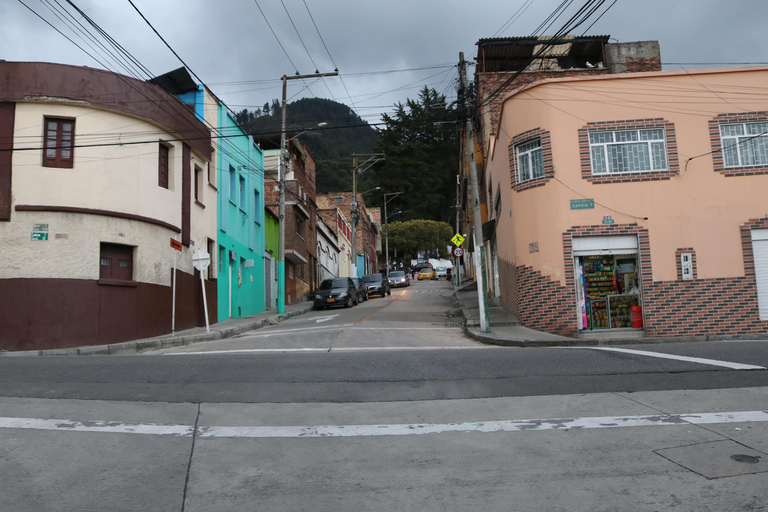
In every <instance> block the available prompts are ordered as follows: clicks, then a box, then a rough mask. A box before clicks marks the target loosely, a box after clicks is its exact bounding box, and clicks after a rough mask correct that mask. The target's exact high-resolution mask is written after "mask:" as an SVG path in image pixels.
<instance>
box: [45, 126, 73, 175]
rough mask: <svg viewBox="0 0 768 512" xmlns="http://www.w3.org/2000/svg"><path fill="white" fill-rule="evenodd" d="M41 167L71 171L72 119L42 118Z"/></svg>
mask: <svg viewBox="0 0 768 512" xmlns="http://www.w3.org/2000/svg"><path fill="white" fill-rule="evenodd" d="M44 123H45V136H44V137H43V167H62V168H65V169H71V168H72V166H73V164H74V145H75V121H74V119H58V118H54V117H46V118H44Z"/></svg>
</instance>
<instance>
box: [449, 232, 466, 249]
mask: <svg viewBox="0 0 768 512" xmlns="http://www.w3.org/2000/svg"><path fill="white" fill-rule="evenodd" d="M451 242H453V245H455V246H456V247H458V246H460V245H461V244H463V243H464V237H463V236H461V235H460V234H458V233H456V235H455V236H454V237H453V238H451Z"/></svg>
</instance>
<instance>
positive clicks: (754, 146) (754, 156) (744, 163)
mask: <svg viewBox="0 0 768 512" xmlns="http://www.w3.org/2000/svg"><path fill="white" fill-rule="evenodd" d="M720 140H721V141H722V147H723V161H724V163H725V166H726V167H748V166H753V165H761V166H762V165H768V122H762V123H739V124H721V125H720Z"/></svg>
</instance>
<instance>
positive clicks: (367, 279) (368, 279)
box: [363, 274, 384, 283]
mask: <svg viewBox="0 0 768 512" xmlns="http://www.w3.org/2000/svg"><path fill="white" fill-rule="evenodd" d="M383 277H384V275H383V274H368V275H366V276H363V282H364V283H380V282H381V281H382V278H383Z"/></svg>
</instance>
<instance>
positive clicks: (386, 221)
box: [384, 192, 403, 276]
mask: <svg viewBox="0 0 768 512" xmlns="http://www.w3.org/2000/svg"><path fill="white" fill-rule="evenodd" d="M400 194H402V192H390V193H389V194H384V246H385V247H386V249H385V253H386V256H385V257H386V260H385V261H384V263H385V264H386V265H387V276H389V217H388V216H387V203H388V202H390V201H391V200H392V199H394V198H395V197H396V196H399V195H400ZM387 196H392V197H391V198H389V199H387ZM398 213H403V212H402V211H398V212H395V213H393V214H392V216H393V217H394V216H395V215H397V214H398Z"/></svg>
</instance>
